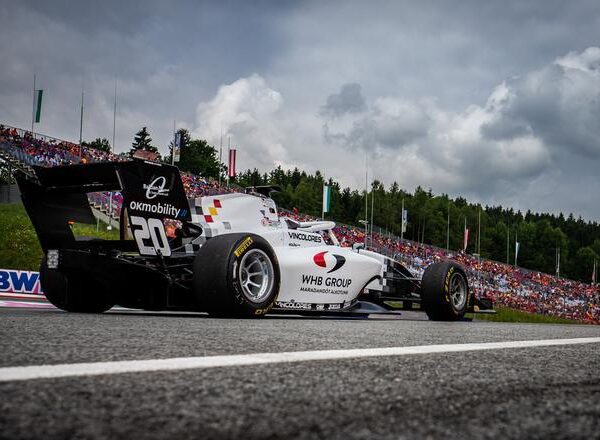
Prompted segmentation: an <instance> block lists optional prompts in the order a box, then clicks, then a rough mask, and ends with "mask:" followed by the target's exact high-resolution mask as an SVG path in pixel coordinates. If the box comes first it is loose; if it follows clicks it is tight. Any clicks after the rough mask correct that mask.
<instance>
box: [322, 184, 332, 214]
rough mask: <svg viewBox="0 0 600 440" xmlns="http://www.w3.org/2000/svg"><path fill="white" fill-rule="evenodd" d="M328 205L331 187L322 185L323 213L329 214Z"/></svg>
mask: <svg viewBox="0 0 600 440" xmlns="http://www.w3.org/2000/svg"><path fill="white" fill-rule="evenodd" d="M330 203H331V187H330V186H329V185H323V213H325V212H329V205H330Z"/></svg>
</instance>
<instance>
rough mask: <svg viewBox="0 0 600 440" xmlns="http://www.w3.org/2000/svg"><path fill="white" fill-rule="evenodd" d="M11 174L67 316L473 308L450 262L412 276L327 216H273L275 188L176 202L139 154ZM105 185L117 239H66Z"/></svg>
mask: <svg viewBox="0 0 600 440" xmlns="http://www.w3.org/2000/svg"><path fill="white" fill-rule="evenodd" d="M16 178H17V182H18V185H19V188H20V191H21V197H22V200H23V204H24V206H25V209H26V211H27V213H28V215H29V217H30V218H31V221H32V223H33V226H34V228H35V231H36V233H37V236H38V238H39V241H40V244H41V247H42V249H43V253H44V257H43V260H42V262H41V267H40V280H41V284H42V288H43V290H44V293H45V295H46V297H47V299H48V300H49V301H50V302H51V303H52V304H53V305H55V306H56V307H58V308H60V309H63V310H66V311H69V312H88V313H101V312H104V311H107V310H109V309H110V308H112V307H113V306H115V305H119V306H122V307H126V308H134V309H145V310H180V311H183V310H185V311H201V312H208V313H209V314H210V315H213V316H231V317H260V316H264V315H265V314H267V313H275V312H277V313H294V314H338V313H339V314H344V313H346V314H362V315H368V314H372V313H398V310H403V309H411V310H412V309H415V308H418V309H419V310H423V311H424V312H425V313H426V314H427V316H428V317H429V318H430V319H432V320H448V321H452V320H459V319H462V318H463V317H464V315H465V313H466V312H468V311H472V310H473V309H474V306H475V299H474V297H473V294H472V292H471V291H470V290H469V285H468V281H467V276H466V274H465V270H464V269H463V268H462V267H461V266H460V265H459V264H457V263H456V262H454V261H450V260H447V261H440V262H437V263H434V264H432V265H430V266H429V267H428V268H427V269H426V270H425V272H424V275H423V277H422V278H421V277H417V276H415V275H413V273H412V272H411V271H410V270H409V269H408V268H407V267H405V266H404V265H402V264H401V263H400V262H398V261H396V260H394V259H392V258H390V257H387V256H385V255H382V254H379V253H377V252H374V251H372V250H368V249H365V248H364V247H361V246H358V245H354V246H353V247H352V248H349V247H342V246H340V243H339V242H338V239H337V237H336V235H335V234H334V232H333V230H334V227H335V223H334V222H331V221H308V222H300V221H297V220H294V219H292V218H289V217H286V216H285V215H280V214H279V212H278V210H277V206H276V204H275V202H274V200H273V199H272V198H271V197H270V196H271V192H272V191H274V190H276V189H277V188H275V187H253V188H247V189H246V190H245V191H243V192H237V193H228V194H220V195H214V196H205V197H199V198H195V199H188V198H187V197H186V194H185V191H184V186H183V183H182V179H181V175H180V173H179V170H178V169H177V168H176V167H174V166H171V165H167V164H159V163H154V162H148V161H144V160H130V161H126V162H104V163H93V164H87V165H69V166H58V167H53V168H42V167H34V168H33V173H29V174H27V173H24V172H19V173H18V174H17V175H16ZM109 191H111V192H112V191H119V192H120V193H121V194H122V197H123V202H122V208H121V213H120V228H119V230H120V238H119V239H118V240H103V239H97V238H86V237H76V236H75V235H74V234H73V230H72V226H71V225H72V224H73V223H90V224H96V221H97V220H96V217H95V215H98V214H97V213H94V212H93V210H92V208H91V206H90V203H89V198H88V195H89V194H91V193H99V192H101V193H105V192H109ZM166 224H167V225H168V226H169V227H170V231H171V233H170V234H167V232H166V228H165V225H166ZM173 225H175V227H174V226H173ZM173 231H174V233H173Z"/></svg>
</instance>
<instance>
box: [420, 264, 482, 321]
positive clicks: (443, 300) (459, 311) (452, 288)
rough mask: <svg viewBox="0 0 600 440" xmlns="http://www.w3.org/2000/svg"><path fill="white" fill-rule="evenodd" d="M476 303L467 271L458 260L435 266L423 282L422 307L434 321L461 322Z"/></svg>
mask: <svg viewBox="0 0 600 440" xmlns="http://www.w3.org/2000/svg"><path fill="white" fill-rule="evenodd" d="M471 302H472V294H471V292H470V291H469V283H468V281H467V276H466V275H465V271H464V270H463V268H462V267H461V266H460V265H459V264H458V263H455V262H454V261H440V262H437V263H433V264H431V265H430V266H429V267H427V269H425V273H424V274H423V279H422V280H421V306H422V308H423V309H424V310H425V313H427V316H428V317H429V319H431V320H432V321H458V320H460V319H462V318H463V317H464V316H465V313H466V312H467V310H468V308H469V306H470V305H471Z"/></svg>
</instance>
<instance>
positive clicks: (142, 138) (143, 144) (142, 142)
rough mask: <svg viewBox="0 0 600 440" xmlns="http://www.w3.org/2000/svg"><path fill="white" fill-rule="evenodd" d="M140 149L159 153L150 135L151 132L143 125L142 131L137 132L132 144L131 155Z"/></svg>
mask: <svg viewBox="0 0 600 440" xmlns="http://www.w3.org/2000/svg"><path fill="white" fill-rule="evenodd" d="M138 150H143V151H149V152H151V153H156V154H159V153H158V149H157V148H156V147H155V146H154V145H152V138H151V137H150V133H148V130H147V128H146V127H143V128H142V129H141V130H140V131H138V132H137V133H136V134H135V138H134V139H133V143H132V144H131V150H130V151H129V155H130V156H133V155H134V153H135V152H136V151H138Z"/></svg>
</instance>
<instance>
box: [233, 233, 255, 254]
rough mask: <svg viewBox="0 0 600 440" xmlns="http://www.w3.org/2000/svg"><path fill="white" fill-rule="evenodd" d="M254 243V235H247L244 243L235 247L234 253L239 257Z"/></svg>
mask: <svg viewBox="0 0 600 440" xmlns="http://www.w3.org/2000/svg"><path fill="white" fill-rule="evenodd" d="M252 243H254V240H252V237H246V239H245V240H244V241H242V243H241V244H240V245H239V246H238V247H236V248H235V250H234V251H233V255H235V256H236V257H239V256H240V255H242V254H243V253H244V252H246V250H247V249H248V248H249V247H250V245H251V244H252Z"/></svg>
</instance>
